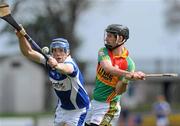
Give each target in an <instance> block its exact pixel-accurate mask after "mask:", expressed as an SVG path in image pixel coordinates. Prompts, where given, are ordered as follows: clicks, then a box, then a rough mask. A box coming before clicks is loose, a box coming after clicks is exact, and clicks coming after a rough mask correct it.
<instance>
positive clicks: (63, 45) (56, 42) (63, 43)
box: [50, 38, 70, 53]
mask: <svg viewBox="0 0 180 126" xmlns="http://www.w3.org/2000/svg"><path fill="white" fill-rule="evenodd" d="M54 48H60V49H63V50H64V52H65V53H70V48H69V42H68V41H67V40H66V39H64V38H56V39H53V40H52V43H51V45H50V53H52V52H53V49H54Z"/></svg>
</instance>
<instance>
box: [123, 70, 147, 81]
mask: <svg viewBox="0 0 180 126" xmlns="http://www.w3.org/2000/svg"><path fill="white" fill-rule="evenodd" d="M145 77H146V74H145V73H143V72H142V71H137V72H131V73H129V74H127V75H126V78H127V79H129V80H145Z"/></svg>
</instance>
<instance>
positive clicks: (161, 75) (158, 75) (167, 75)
mask: <svg viewBox="0 0 180 126" xmlns="http://www.w3.org/2000/svg"><path fill="white" fill-rule="evenodd" d="M177 76H178V74H177V73H160V74H146V77H177Z"/></svg>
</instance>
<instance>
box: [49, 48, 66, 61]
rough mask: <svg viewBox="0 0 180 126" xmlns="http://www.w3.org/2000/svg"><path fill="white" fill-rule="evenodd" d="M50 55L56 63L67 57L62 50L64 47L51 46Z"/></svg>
mask: <svg viewBox="0 0 180 126" xmlns="http://www.w3.org/2000/svg"><path fill="white" fill-rule="evenodd" d="M52 56H53V57H54V58H55V59H56V60H57V62H58V63H62V62H64V61H65V59H66V58H67V56H68V54H67V53H65V52H64V49H61V48H53V50H52Z"/></svg>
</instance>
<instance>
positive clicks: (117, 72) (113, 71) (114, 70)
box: [103, 65, 130, 76]
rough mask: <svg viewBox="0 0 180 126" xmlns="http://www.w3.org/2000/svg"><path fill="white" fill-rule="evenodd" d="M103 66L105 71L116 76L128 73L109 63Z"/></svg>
mask: <svg viewBox="0 0 180 126" xmlns="http://www.w3.org/2000/svg"><path fill="white" fill-rule="evenodd" d="M103 68H104V70H105V71H106V72H109V73H111V74H112V75H116V76H126V74H130V72H129V71H126V70H121V69H119V68H117V67H114V66H111V65H109V66H104V67H103Z"/></svg>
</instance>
